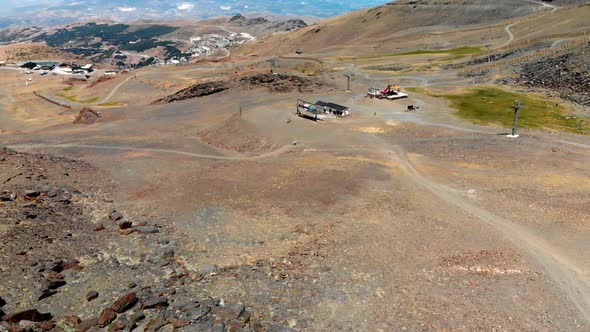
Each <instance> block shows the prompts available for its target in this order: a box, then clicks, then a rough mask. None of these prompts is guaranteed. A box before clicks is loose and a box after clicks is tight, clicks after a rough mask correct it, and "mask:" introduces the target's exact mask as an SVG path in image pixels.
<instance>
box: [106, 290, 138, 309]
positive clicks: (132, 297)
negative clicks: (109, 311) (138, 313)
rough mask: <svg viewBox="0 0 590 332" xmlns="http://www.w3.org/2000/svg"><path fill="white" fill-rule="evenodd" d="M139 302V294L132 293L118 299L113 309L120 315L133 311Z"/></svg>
mask: <svg viewBox="0 0 590 332" xmlns="http://www.w3.org/2000/svg"><path fill="white" fill-rule="evenodd" d="M137 301H138V299H137V294H136V293H135V292H130V293H127V294H125V295H123V296H121V297H120V298H118V299H117V300H116V301H115V303H113V306H112V308H113V310H115V312H116V313H118V314H120V313H123V312H125V311H127V310H129V309H131V308H132V307H133V306H134V305H135V304H136V303H137Z"/></svg>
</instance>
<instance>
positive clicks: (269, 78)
mask: <svg viewBox="0 0 590 332" xmlns="http://www.w3.org/2000/svg"><path fill="white" fill-rule="evenodd" d="M234 87H237V88H240V89H244V88H245V87H252V88H256V87H264V88H267V89H268V90H269V91H270V92H279V93H284V92H293V91H297V92H312V91H314V90H316V89H318V88H319V87H320V83H318V82H316V81H313V80H311V79H309V78H305V77H299V76H295V75H286V74H278V75H274V74H255V75H250V76H245V77H242V78H239V79H234V80H230V81H211V82H205V83H199V84H196V85H193V86H191V87H188V88H186V89H183V90H180V91H178V92H177V93H175V94H173V95H170V96H167V97H164V98H162V99H159V100H156V101H155V102H154V104H165V103H172V102H175V101H181V100H186V99H192V98H198V97H203V96H209V95H212V94H215V93H218V92H221V91H224V90H227V89H230V88H234Z"/></svg>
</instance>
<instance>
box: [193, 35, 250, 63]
mask: <svg viewBox="0 0 590 332" xmlns="http://www.w3.org/2000/svg"><path fill="white" fill-rule="evenodd" d="M252 39H254V37H252V36H251V35H250V34H247V33H232V34H230V35H229V37H224V36H221V35H218V34H205V35H202V36H197V37H193V38H191V47H190V48H189V50H188V52H189V53H192V54H193V56H196V57H198V56H208V55H211V53H213V51H214V50H216V49H221V48H225V49H227V48H228V47H230V46H232V45H236V44H243V43H245V42H246V41H248V40H252Z"/></svg>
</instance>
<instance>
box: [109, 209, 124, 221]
mask: <svg viewBox="0 0 590 332" xmlns="http://www.w3.org/2000/svg"><path fill="white" fill-rule="evenodd" d="M109 219H111V220H112V221H118V220H121V219H123V214H122V213H121V212H119V211H113V212H111V213H109Z"/></svg>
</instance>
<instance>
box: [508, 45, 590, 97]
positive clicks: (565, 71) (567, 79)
mask: <svg viewBox="0 0 590 332" xmlns="http://www.w3.org/2000/svg"><path fill="white" fill-rule="evenodd" d="M589 55H590V43H586V44H584V45H581V46H578V47H576V48H573V49H571V50H569V51H568V53H567V54H562V55H558V56H551V57H546V58H543V59H538V60H532V61H530V62H527V63H526V64H524V65H523V66H522V70H521V75H520V78H518V79H517V82H516V84H518V85H524V86H527V87H535V88H543V89H550V90H552V91H555V93H556V94H558V95H559V97H561V98H564V99H567V100H570V101H573V102H575V103H578V104H581V105H585V106H590V76H589V75H588V71H589V70H590V56H589Z"/></svg>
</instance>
